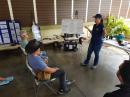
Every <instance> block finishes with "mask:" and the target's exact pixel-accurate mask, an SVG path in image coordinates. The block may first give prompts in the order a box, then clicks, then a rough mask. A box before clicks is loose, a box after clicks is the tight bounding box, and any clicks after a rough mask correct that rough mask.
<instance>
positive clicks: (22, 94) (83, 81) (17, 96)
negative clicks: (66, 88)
mask: <svg viewBox="0 0 130 97" xmlns="http://www.w3.org/2000/svg"><path fill="white" fill-rule="evenodd" d="M86 44H87V45H86ZM87 46H88V43H84V44H83V45H82V46H81V45H79V46H78V47H79V50H78V51H77V52H64V51H63V50H53V49H50V48H48V49H47V54H48V56H49V64H56V65H58V66H59V67H60V68H63V69H64V70H65V71H66V72H67V74H68V76H69V78H70V79H75V80H76V82H75V84H74V85H72V90H71V92H70V93H69V94H67V95H62V96H58V97H103V95H104V93H105V92H109V91H112V90H115V89H116V88H115V87H114V86H115V85H117V84H119V82H118V79H117V78H116V75H115V73H116V71H117V69H118V66H119V65H120V64H121V63H122V62H123V60H125V59H128V55H127V54H126V53H125V52H124V51H122V50H119V49H116V48H113V47H106V46H104V47H103V48H102V50H101V53H100V62H99V67H98V68H97V69H96V70H90V69H88V68H84V67H81V66H80V63H81V62H82V61H83V60H84V59H85V57H86V53H87ZM92 62H93V55H92V59H91V61H90V65H91V64H92ZM9 75H13V76H14V78H15V79H14V81H13V82H12V83H11V84H9V85H6V86H2V87H1V86H0V97H35V96H34V90H33V86H32V79H31V77H30V73H29V72H28V71H27V68H26V66H25V57H24V56H23V55H21V54H20V52H19V51H18V50H15V51H11V52H6V53H5V52H0V76H9ZM56 86H57V85H56ZM39 97H57V95H54V94H53V93H51V92H50V90H48V88H46V87H45V86H42V87H41V88H40V92H39Z"/></svg>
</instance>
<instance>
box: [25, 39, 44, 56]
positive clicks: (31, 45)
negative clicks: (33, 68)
mask: <svg viewBox="0 0 130 97" xmlns="http://www.w3.org/2000/svg"><path fill="white" fill-rule="evenodd" d="M42 45H43V44H42V43H41V42H40V41H37V40H36V39H33V40H30V41H29V42H28V44H27V45H26V47H25V51H26V53H28V54H32V53H34V52H35V51H36V50H37V49H39V48H41V46H42Z"/></svg>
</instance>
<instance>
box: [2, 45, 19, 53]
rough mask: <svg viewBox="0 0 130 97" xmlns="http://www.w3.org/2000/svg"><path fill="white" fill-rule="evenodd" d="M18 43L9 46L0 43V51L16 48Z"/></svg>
mask: <svg viewBox="0 0 130 97" xmlns="http://www.w3.org/2000/svg"><path fill="white" fill-rule="evenodd" d="M19 47H20V45H15V46H11V45H10V44H6V45H0V51H4V50H14V49H18V48H19Z"/></svg>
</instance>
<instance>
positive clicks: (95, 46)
mask: <svg viewBox="0 0 130 97" xmlns="http://www.w3.org/2000/svg"><path fill="white" fill-rule="evenodd" d="M102 44H103V43H100V44H94V43H90V44H89V47H88V53H87V58H86V60H85V61H84V63H85V64H88V63H89V60H90V58H91V54H92V53H93V52H94V54H95V59H94V64H93V65H94V66H97V64H98V61H99V52H100V50H101V48H102Z"/></svg>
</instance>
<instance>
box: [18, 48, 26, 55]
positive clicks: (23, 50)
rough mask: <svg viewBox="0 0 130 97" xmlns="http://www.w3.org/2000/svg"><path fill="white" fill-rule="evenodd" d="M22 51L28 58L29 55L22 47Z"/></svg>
mask: <svg viewBox="0 0 130 97" xmlns="http://www.w3.org/2000/svg"><path fill="white" fill-rule="evenodd" d="M20 49H21V50H22V52H23V54H24V55H26V56H27V53H26V52H25V49H24V48H22V47H21V46H20Z"/></svg>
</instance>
